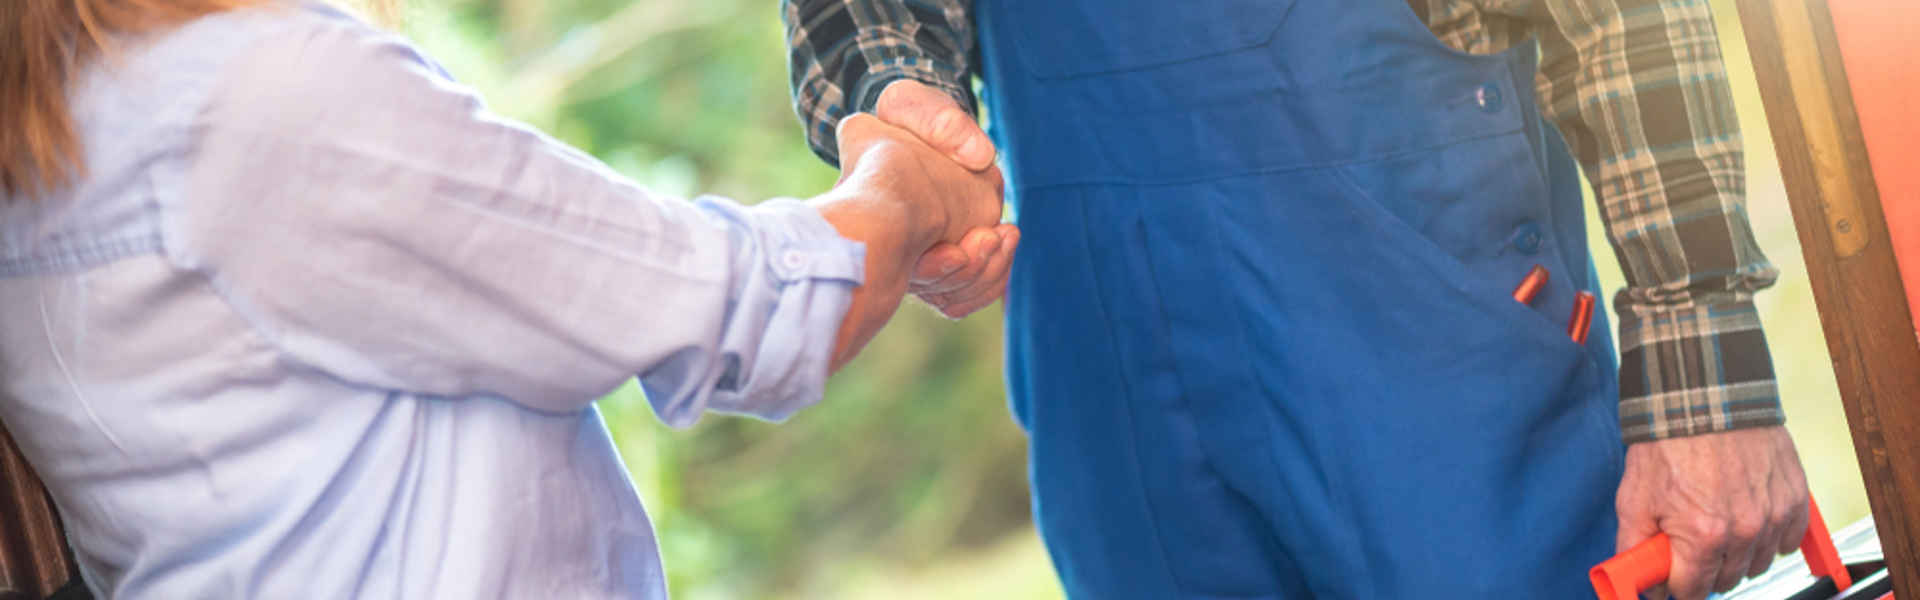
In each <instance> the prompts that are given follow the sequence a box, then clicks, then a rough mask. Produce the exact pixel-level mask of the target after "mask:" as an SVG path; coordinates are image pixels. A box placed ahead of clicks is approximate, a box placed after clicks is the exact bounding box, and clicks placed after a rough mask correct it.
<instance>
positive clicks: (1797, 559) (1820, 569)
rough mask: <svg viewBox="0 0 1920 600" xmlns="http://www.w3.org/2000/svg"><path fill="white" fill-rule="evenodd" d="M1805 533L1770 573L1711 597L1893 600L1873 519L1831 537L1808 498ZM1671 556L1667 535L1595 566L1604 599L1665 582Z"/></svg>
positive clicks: (1623, 598) (1622, 599) (1619, 599)
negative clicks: (1791, 551)
mask: <svg viewBox="0 0 1920 600" xmlns="http://www.w3.org/2000/svg"><path fill="white" fill-rule="evenodd" d="M1807 512H1808V513H1809V515H1808V516H1809V517H1810V518H1809V519H1808V523H1807V535H1806V537H1805V538H1804V539H1803V540H1802V541H1801V543H1800V552H1798V553H1795V554H1792V555H1789V556H1786V557H1783V558H1781V559H1780V560H1777V561H1774V563H1773V566H1772V567H1769V568H1768V569H1767V572H1765V573H1761V574H1760V575H1759V576H1757V577H1753V578H1750V579H1748V580H1747V581H1745V582H1743V583H1741V584H1740V585H1739V586H1738V587H1735V588H1734V589H1733V590H1731V591H1728V592H1727V593H1726V594H1715V595H1713V596H1709V597H1708V598H1709V600H1714V599H1718V600H1893V580H1891V579H1888V578H1887V569H1886V559H1885V556H1884V555H1883V554H1882V553H1881V551H1880V537H1879V535H1878V532H1877V531H1876V530H1875V529H1874V524H1873V517H1871V516H1869V517H1867V518H1864V519H1861V520H1859V521H1858V522H1855V523H1854V524H1852V525H1848V526H1847V527H1846V528H1844V529H1841V530H1840V531H1838V532H1836V533H1834V534H1832V535H1831V536H1829V535H1828V534H1827V531H1828V530H1827V524H1826V521H1825V519H1823V518H1822V517H1821V516H1820V507H1819V506H1816V505H1814V504H1813V503H1811V502H1809V503H1808V506H1807ZM1670 562H1671V556H1670V549H1669V547H1668V541H1667V537H1666V535H1665V534H1661V535H1657V536H1654V537H1653V538H1652V539H1649V540H1647V541H1646V542H1644V543H1641V544H1640V545H1638V546H1634V547H1633V548H1632V549H1629V550H1627V551H1626V552H1622V553H1620V555H1618V556H1615V557H1613V558H1612V559H1610V560H1608V561H1607V562H1604V563H1600V565H1599V566H1596V567H1594V568H1593V571H1592V572H1591V574H1590V576H1591V578H1592V581H1593V590H1594V593H1596V594H1598V595H1599V597H1600V600H1630V599H1632V598H1637V597H1639V594H1640V592H1643V591H1646V589H1647V588H1649V587H1653V586H1655V585H1658V584H1660V583H1661V582H1664V581H1666V579H1667V570H1668V567H1669V566H1670Z"/></svg>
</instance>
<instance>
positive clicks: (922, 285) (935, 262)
mask: <svg viewBox="0 0 1920 600" xmlns="http://www.w3.org/2000/svg"><path fill="white" fill-rule="evenodd" d="M907 83H909V82H902V83H896V84H894V85H893V86H891V87H889V88H888V90H887V92H886V93H883V94H882V96H881V100H880V106H879V109H878V110H877V111H876V112H877V113H878V115H877V116H876V115H867V114H859V115H854V116H852V117H848V118H846V119H844V120H842V121H841V122H840V129H839V136H838V137H839V142H840V148H839V149H840V163H841V171H840V181H839V182H838V183H836V184H834V188H833V190H832V191H830V192H828V193H826V194H823V195H821V196H820V197H817V198H814V199H813V200H811V201H810V204H812V205H813V206H814V208H815V209H816V210H819V211H820V214H821V216H823V217H825V218H826V219H827V221H828V222H829V223H831V224H832V225H833V226H834V228H835V229H836V230H838V232H839V233H840V235H841V236H843V237H846V238H848V239H852V240H857V241H860V242H863V243H865V244H866V245H867V260H866V270H867V273H866V282H865V283H864V284H862V285H861V286H860V287H859V288H857V289H855V290H854V294H853V301H852V304H851V306H850V307H849V308H848V312H847V317H846V320H845V321H844V322H843V324H842V326H841V331H840V338H839V339H838V341H837V343H836V347H835V351H834V360H833V365H834V368H835V369H838V368H839V367H840V366H841V365H844V364H846V362H847V360H849V359H851V358H852V356H853V355H854V354H857V353H858V352H859V350H860V348H862V347H864V346H865V345H866V343H867V341H869V340H871V339H872V337H873V335H874V334H875V333H877V332H878V331H879V329H880V328H881V326H883V325H885V324H886V322H887V320H888V319H889V318H891V317H892V316H893V311H894V309H895V308H896V307H897V306H898V305H899V302H900V300H901V298H903V297H904V296H905V295H906V294H908V293H911V294H913V295H914V296H916V297H919V298H920V299H921V300H924V301H925V302H927V304H929V305H932V306H933V307H934V308H935V309H937V310H939V311H940V312H941V314H944V315H946V316H947V317H948V318H955V319H957V318H960V317H964V316H966V315H967V314H969V313H972V312H974V311H976V310H979V309H981V308H985V307H986V306H988V305H991V304H993V302H994V301H995V300H998V299H999V298H1000V296H1002V295H1003V294H1004V293H1005V292H1006V288H1007V274H1008V272H1009V270H1010V268H1011V265H1012V263H1013V252H1014V248H1015V246H1016V245H1018V244H1019V241H1020V232H1019V230H1018V229H1016V228H1015V227H1014V226H1012V225H1007V224H1001V223H1000V214H1001V212H1002V209H1001V205H1002V202H1003V199H1004V193H1003V190H1004V188H1005V185H1006V182H1005V181H1004V180H1003V179H1002V177H1001V174H1000V169H999V167H996V166H994V164H993V146H992V144H991V143H990V142H988V141H987V139H986V135H985V134H984V133H982V132H981V131H980V128H979V126H978V125H976V124H975V123H974V122H973V119H972V117H970V116H968V115H967V114H966V112H965V111H963V110H961V109H960V107H959V106H958V105H957V104H956V103H954V101H953V100H952V99H950V98H947V97H946V96H945V95H944V94H940V93H939V92H935V91H933V90H931V89H928V88H925V87H924V86H919V84H917V83H913V84H911V85H912V86H917V87H918V89H912V88H907V87H902V86H904V85H907ZM902 90H905V91H902Z"/></svg>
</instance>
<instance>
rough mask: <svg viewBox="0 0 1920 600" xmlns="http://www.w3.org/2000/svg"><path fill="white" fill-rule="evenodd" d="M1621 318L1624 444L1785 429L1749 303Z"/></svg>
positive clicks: (1763, 341) (1762, 339) (1761, 336)
mask: <svg viewBox="0 0 1920 600" xmlns="http://www.w3.org/2000/svg"><path fill="white" fill-rule="evenodd" d="M1628 312H1629V314H1626V315H1622V317H1621V320H1620V349H1621V351H1620V433H1621V437H1623V438H1624V439H1625V441H1626V442H1627V443H1629V444H1633V443H1638V442H1647V441H1654V440H1664V439H1670V438H1676V437H1687V436H1694V435H1701V434H1707V433H1717V432H1723V431H1732V430H1735V429H1746V428H1750V427H1767V426H1771V425H1779V424H1781V423H1785V422H1786V413H1785V412H1784V411H1782V410H1781V407H1780V392H1779V387H1778V385H1777V384H1776V383H1775V380H1774V375H1773V360H1772V358H1771V357H1770V355H1769V352H1768V350H1767V338H1766V335H1765V334H1764V333H1763V332H1762V331H1761V328H1760V313H1759V312H1758V311H1757V310H1755V309H1754V306H1753V303H1752V302H1729V303H1725V304H1717V305H1706V306H1698V307H1690V308H1684V309H1675V310H1666V311H1628Z"/></svg>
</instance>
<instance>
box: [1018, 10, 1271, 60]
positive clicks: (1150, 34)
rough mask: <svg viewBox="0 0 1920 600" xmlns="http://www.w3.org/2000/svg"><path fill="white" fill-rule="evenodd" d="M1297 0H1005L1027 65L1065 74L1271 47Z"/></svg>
mask: <svg viewBox="0 0 1920 600" xmlns="http://www.w3.org/2000/svg"><path fill="white" fill-rule="evenodd" d="M1294 2H1295V0H1171V1H1170V0H1003V1H1001V2H1000V3H999V4H998V5H996V7H995V8H996V10H995V11H994V12H996V13H1000V15H1001V16H1000V18H1001V19H1002V22H1004V23H1006V24H1007V25H1008V26H1010V28H1011V30H1012V31H1013V34H1014V36H1013V37H1014V41H1015V43H1016V44H1017V45H1018V46H1019V50H1020V54H1021V55H1022V57H1023V59H1024V60H1025V62H1026V65H1027V68H1028V69H1030V70H1031V71H1032V72H1033V74H1034V75H1035V76H1036V77H1038V78H1040V79H1062V78H1067V77H1075V76H1081V75H1095V74H1100V73H1111V72H1118V71H1128V70H1133V69H1141V68H1146V67H1153V66H1159V65H1164V64H1170V63H1175V62H1180V61H1185V60H1191V59H1196V58H1203V57H1207V56H1214V55H1219V54H1226V53H1229V52H1236V51H1240V50H1247V49H1250V48H1256V47H1259V46H1264V45H1266V44H1267V43H1268V42H1269V41H1272V40H1273V37H1274V34H1275V33H1276V32H1277V31H1279V28H1280V22H1281V21H1282V20H1284V19H1285V18H1286V15H1287V12H1288V10H1289V9H1291V8H1293V4H1294Z"/></svg>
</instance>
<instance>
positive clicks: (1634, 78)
mask: <svg viewBox="0 0 1920 600" xmlns="http://www.w3.org/2000/svg"><path fill="white" fill-rule="evenodd" d="M1476 1H1478V2H1479V3H1480V4H1481V5H1482V6H1483V7H1485V8H1486V9H1487V10H1488V11H1490V12H1494V13H1504V14H1508V15H1515V16H1523V17H1525V18H1527V19H1530V20H1531V21H1533V22H1534V23H1538V24H1540V26H1539V27H1537V28H1536V31H1537V32H1538V33H1539V35H1540V38H1541V41H1542V45H1541V69H1540V81H1539V87H1540V89H1541V92H1542V93H1541V98H1542V105H1543V109H1544V114H1545V116H1546V118H1547V119H1548V120H1550V121H1552V122H1554V123H1555V124H1556V125H1557V126H1558V127H1559V129H1560V131H1561V132H1562V133H1563V134H1564V135H1565V136H1566V138H1567V141H1568V144H1569V145H1570V146H1571V147H1572V149H1573V152H1574V154H1575V156H1576V157H1577V158H1578V159H1579V161H1580V163H1581V166H1582V168H1583V169H1584V170H1585V171H1586V173H1587V176H1588V177H1589V178H1590V180H1591V182H1592V184H1593V187H1594V191H1595V195H1596V196H1597V197H1598V198H1599V199H1600V214H1601V217H1602V220H1603V221H1604V225H1605V227H1606V233H1607V238H1608V240H1609V241H1610V242H1611V243H1612V245H1613V249H1614V252H1615V254H1617V255H1618V257H1619V259H1620V266H1621V270H1622V271H1624V272H1625V275H1626V279H1627V287H1626V289H1624V290H1622V291H1621V292H1620V293H1619V294H1618V295H1616V296H1615V298H1614V308H1615V311H1616V312H1617V313H1618V314H1619V317H1620V352H1621V356H1620V426H1621V430H1622V434H1623V435H1624V436H1625V438H1626V441H1627V442H1629V443H1632V442H1642V441H1649V440H1659V439H1666V438H1671V437H1680V436H1690V435H1697V434H1703V433H1712V432H1717V431H1727V430H1733V429H1741V428H1747V427H1761V426H1768V425H1777V424H1780V423H1783V422H1785V413H1784V412H1783V411H1782V410H1781V406H1780V398H1779V391H1778V387H1777V386H1776V385H1775V381H1774V374H1773V364H1772V359H1771V357H1770V355H1769V352H1768V348H1767V341H1766V336H1765V334H1764V333H1763V332H1762V331H1761V327H1760V315H1759V313H1758V311H1756V310H1755V308H1754V304H1753V295H1754V293H1755V292H1756V291H1758V290H1760V289H1762V288H1765V287H1767V286H1770V285H1772V284H1773V282H1774V280H1775V278H1776V277H1777V276H1778V274H1779V272H1778V271H1777V270H1776V269H1774V267H1773V266H1772V265H1771V264H1769V263H1768V262H1767V259H1766V257H1765V256H1764V255H1762V254H1761V252H1760V247H1759V245H1758V243H1756V242H1755V241H1754V237H1753V232H1752V230H1751V228H1750V227H1749V226H1748V223H1747V212H1746V188H1745V177H1746V170H1745V165H1744V164H1743V162H1742V161H1743V156H1742V150H1741V143H1740V125H1739V122H1738V120H1736V118H1735V115H1734V103H1733V98H1732V93H1731V91H1730V90H1729V88H1728V86H1727V76H1726V66H1725V64H1724V63H1723V62H1722V61H1721V56H1720V45H1719V38H1718V36H1717V34H1716V33H1715V30H1714V25H1713V15H1712V13H1711V12H1710V11H1709V9H1708V6H1707V3H1706V1H1705V0H1540V1H1532V0H1476ZM1436 4H1440V3H1436ZM1488 29H1489V30H1490V31H1491V32H1492V33H1494V34H1498V33H1500V28H1497V27H1489V28H1488Z"/></svg>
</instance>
